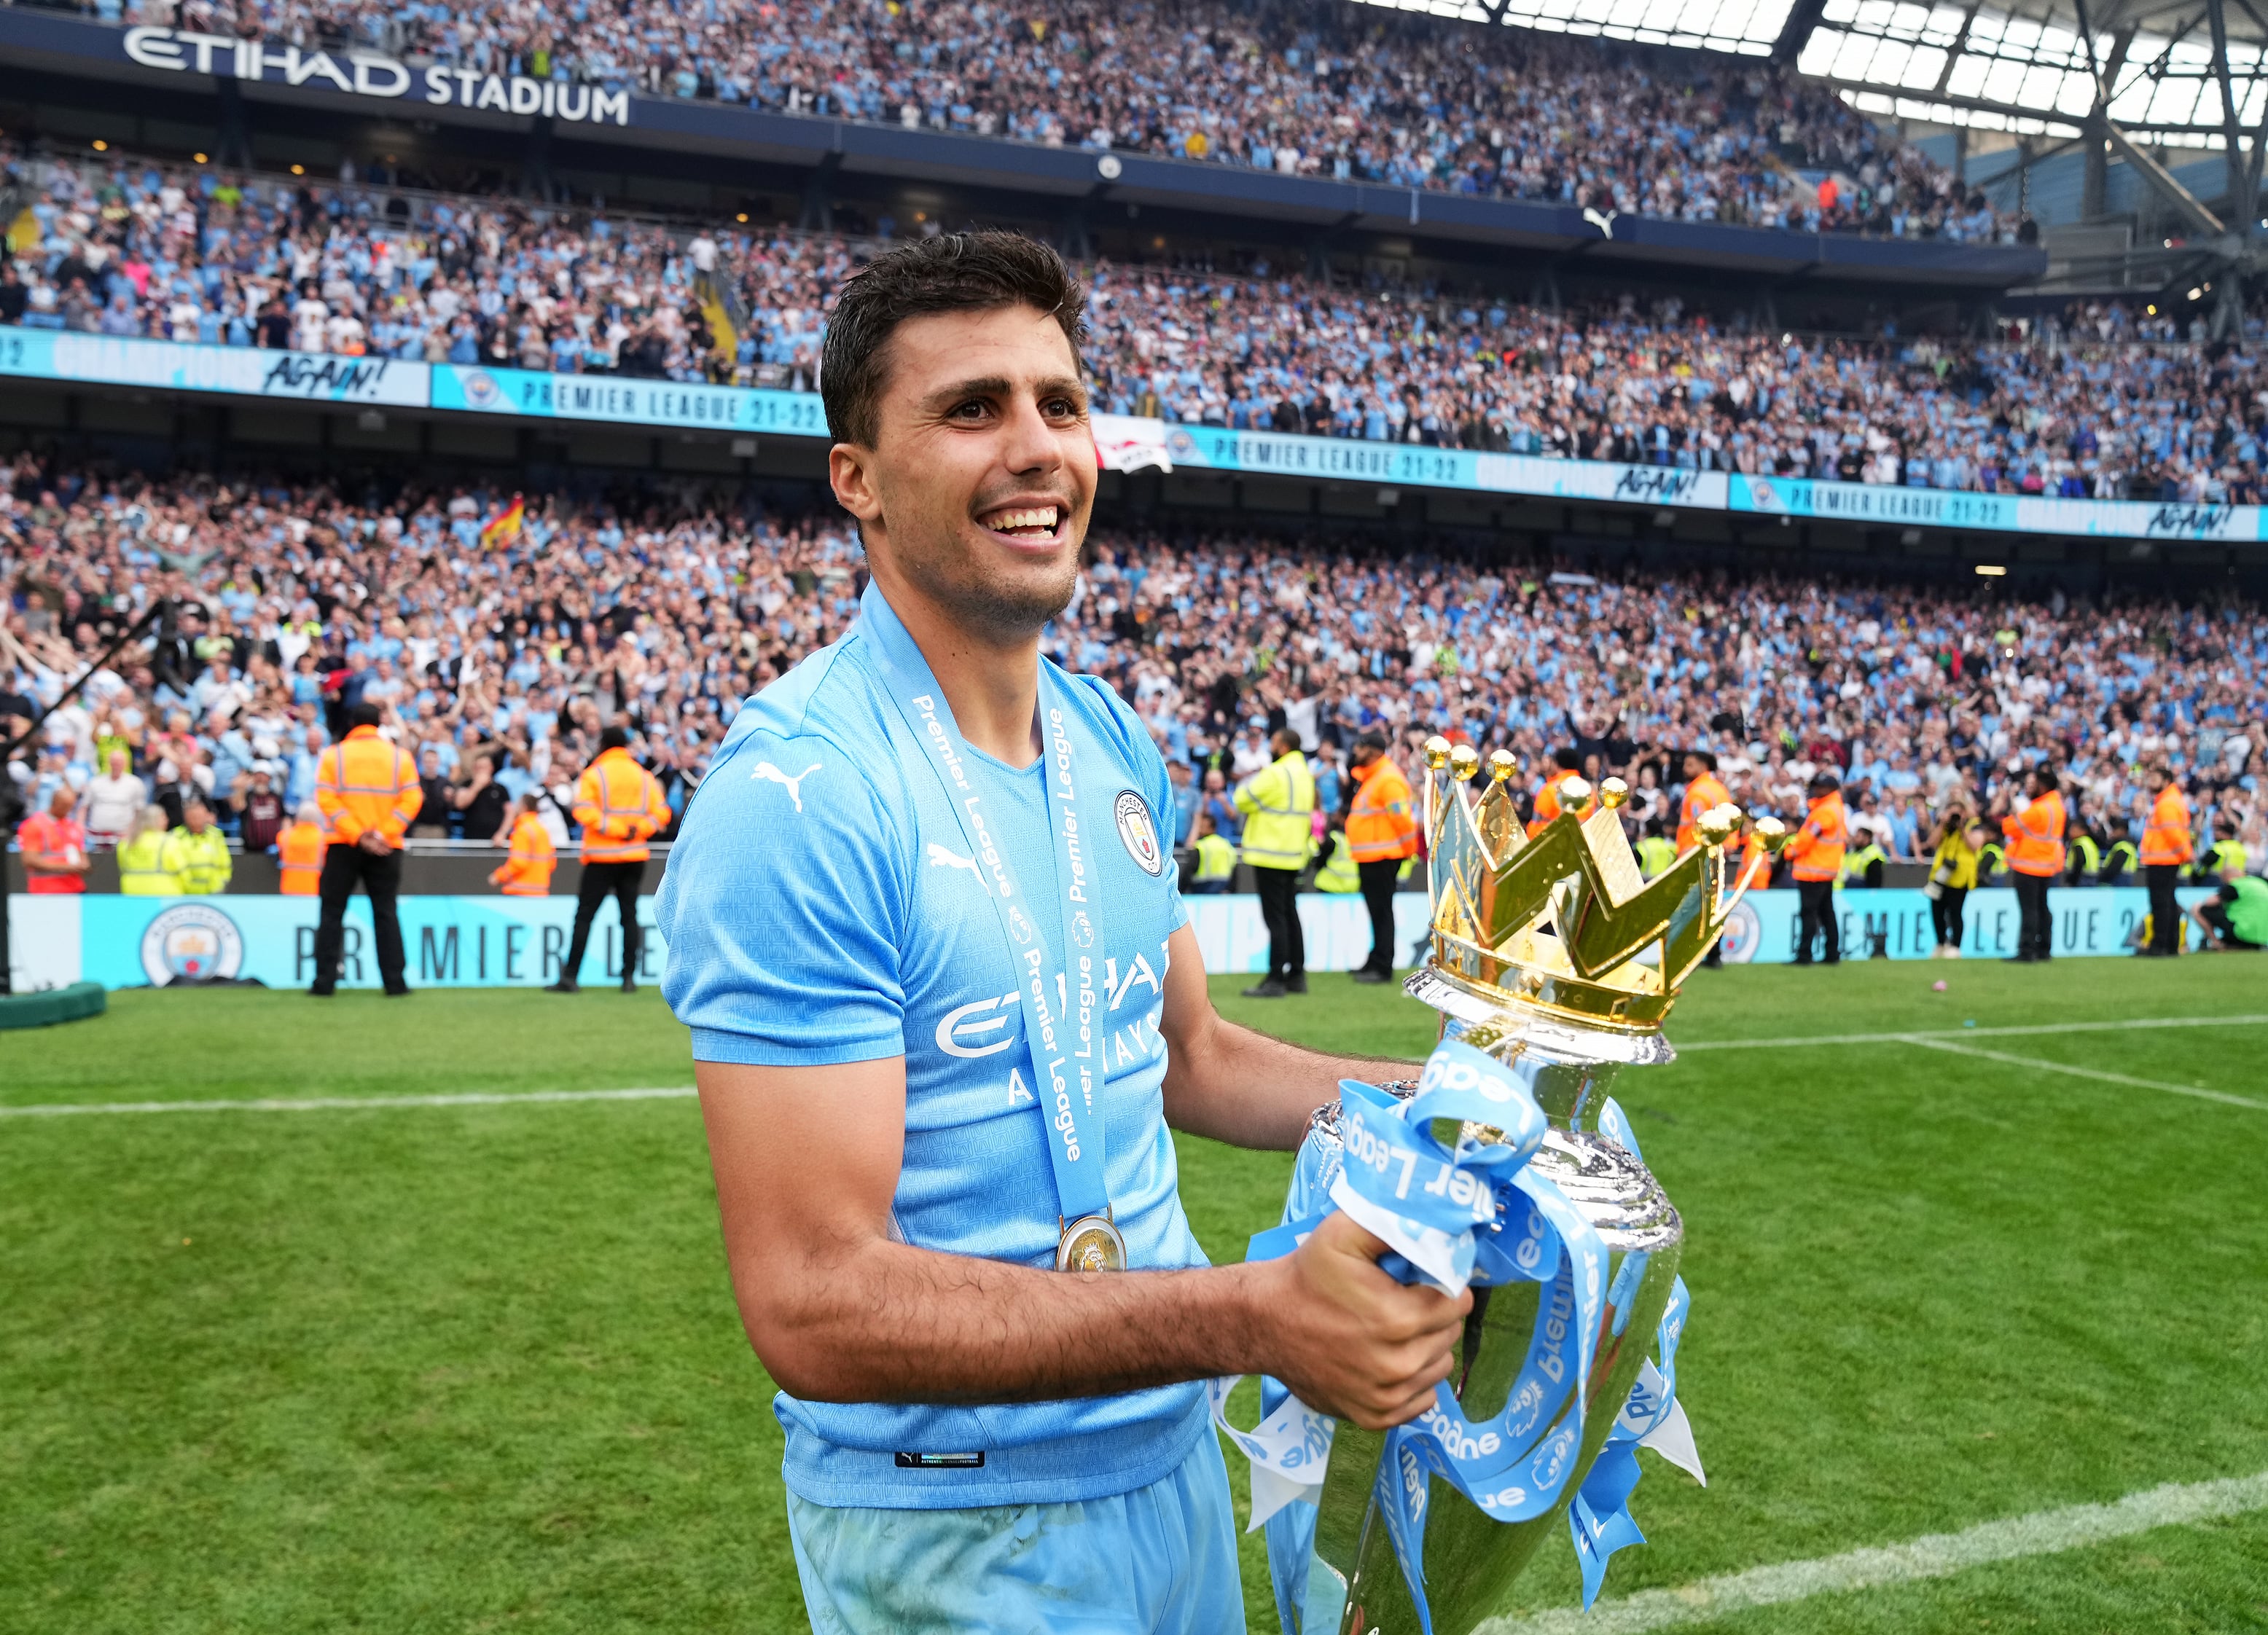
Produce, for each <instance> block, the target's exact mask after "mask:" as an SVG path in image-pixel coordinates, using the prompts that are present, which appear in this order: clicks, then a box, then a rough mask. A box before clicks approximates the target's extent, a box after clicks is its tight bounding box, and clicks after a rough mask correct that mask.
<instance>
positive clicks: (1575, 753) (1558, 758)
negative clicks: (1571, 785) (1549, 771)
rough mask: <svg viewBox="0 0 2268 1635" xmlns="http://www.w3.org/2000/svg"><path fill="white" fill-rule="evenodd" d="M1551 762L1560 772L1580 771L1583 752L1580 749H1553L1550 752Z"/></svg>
mask: <svg viewBox="0 0 2268 1635" xmlns="http://www.w3.org/2000/svg"><path fill="white" fill-rule="evenodd" d="M1551 764H1552V765H1553V766H1557V767H1558V768H1559V770H1560V771H1562V772H1580V771H1582V770H1583V753H1582V752H1581V751H1580V750H1554V751H1552V752H1551Z"/></svg>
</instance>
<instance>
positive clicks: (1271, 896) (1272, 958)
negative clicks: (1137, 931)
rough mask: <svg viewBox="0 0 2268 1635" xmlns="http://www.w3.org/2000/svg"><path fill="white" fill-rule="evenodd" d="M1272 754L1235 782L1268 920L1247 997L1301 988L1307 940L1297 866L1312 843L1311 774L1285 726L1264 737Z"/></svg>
mask: <svg viewBox="0 0 2268 1635" xmlns="http://www.w3.org/2000/svg"><path fill="white" fill-rule="evenodd" d="M1268 747H1269V748H1270V750H1271V751H1273V752H1275V756H1276V759H1275V760H1274V761H1273V762H1272V763H1271V764H1270V765H1269V766H1266V767H1265V768H1263V770H1261V771H1259V772H1256V773H1254V774H1252V776H1250V777H1249V778H1247V779H1246V780H1245V781H1243V782H1242V783H1241V784H1239V785H1237V786H1236V810H1239V811H1241V812H1242V813H1243V814H1244V861H1246V862H1248V863H1250V864H1251V865H1252V876H1253V880H1254V882H1255V883H1256V884H1257V885H1258V886H1259V888H1260V917H1261V918H1262V919H1263V920H1266V921H1267V922H1268V974H1267V975H1266V976H1264V977H1263V978H1262V979H1260V980H1259V981H1258V982H1256V983H1255V984H1254V985H1253V986H1250V987H1248V988H1247V989H1245V990H1244V992H1245V994H1246V996H1247V997H1248V998H1251V999H1277V998H1280V997H1281V996H1282V995H1284V994H1285V993H1306V992H1307V938H1306V937H1305V936H1304V935H1302V934H1301V931H1300V912H1299V903H1298V894H1299V890H1300V870H1301V869H1305V868H1306V867H1307V858H1308V856H1309V854H1312V853H1313V852H1314V847H1315V774H1314V773H1312V772H1309V771H1308V770H1307V756H1305V755H1304V754H1302V753H1301V752H1300V735H1299V734H1298V733H1296V732H1293V731H1292V730H1291V729H1290V728H1288V727H1287V728H1285V730H1283V731H1281V732H1278V734H1277V735H1276V736H1275V737H1272V738H1270V740H1269V741H1268Z"/></svg>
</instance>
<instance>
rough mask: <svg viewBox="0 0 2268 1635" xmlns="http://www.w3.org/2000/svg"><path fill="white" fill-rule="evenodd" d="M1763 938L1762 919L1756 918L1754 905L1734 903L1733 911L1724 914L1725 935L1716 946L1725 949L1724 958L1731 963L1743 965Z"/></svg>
mask: <svg viewBox="0 0 2268 1635" xmlns="http://www.w3.org/2000/svg"><path fill="white" fill-rule="evenodd" d="M1762 942H1764V921H1763V920H1759V919H1758V918H1756V905H1755V904H1753V903H1735V904H1734V905H1733V912H1732V913H1729V914H1727V915H1726V916H1725V935H1723V936H1721V937H1719V939H1718V942H1717V946H1718V947H1719V948H1721V949H1724V950H1725V958H1726V960H1727V962H1728V963H1729V964H1735V965H1745V964H1749V961H1751V960H1753V959H1755V958H1756V949H1757V947H1758V945H1759V944H1761V943H1762Z"/></svg>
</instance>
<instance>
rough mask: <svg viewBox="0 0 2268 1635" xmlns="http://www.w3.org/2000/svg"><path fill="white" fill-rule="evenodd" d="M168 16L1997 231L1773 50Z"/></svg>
mask: <svg viewBox="0 0 2268 1635" xmlns="http://www.w3.org/2000/svg"><path fill="white" fill-rule="evenodd" d="M98 9H99V8H98ZM115 10H116V9H115V7H114V6H113V8H112V14H113V15H115ZM138 10H139V8H137V11H138ZM163 10H164V11H165V13H166V15H165V18H164V19H163V20H165V21H167V22H171V21H173V19H174V8H173V6H172V5H171V4H166V6H164V7H163ZM179 18H180V22H181V24H182V26H185V27H188V28H190V29H195V30H199V31H203V32H206V33H219V34H224V35H258V34H267V35H269V36H276V35H283V36H286V37H289V38H291V39H292V40H295V41H299V40H305V41H306V43H309V44H311V45H312V44H314V43H317V42H320V43H321V44H323V45H326V46H328V47H332V48H341V47H344V48H357V47H358V48H363V49H365V50H379V51H384V52H386V53H388V54H390V55H395V56H410V55H415V56H416V58H417V59H418V60H420V61H428V60H430V61H431V62H438V63H441V64H444V65H447V66H449V67H453V68H455V67H461V68H464V69H467V70H475V71H478V72H481V73H510V74H517V75H522V76H526V77H530V78H533V79H536V80H545V79H552V80H558V81H561V82H571V81H575V82H587V83H590V84H597V85H601V86H605V87H607V88H609V89H615V90H620V89H624V88H631V89H636V90H638V91H642V92H646V93H648V94H652V95H659V96H670V97H682V98H689V99H693V98H698V99H718V100H722V101H725V102H733V103H742V104H747V105H749V106H757V107H762V108H767V109H773V110H777V111H782V112H786V113H791V114H813V115H819V116H824V117H828V118H835V119H853V120H866V121H880V122H887V123H889V124H893V125H902V126H907V127H914V128H936V129H950V130H958V131H965V132H969V133H972V134H976V135H980V136H996V137H999V138H1002V139H1007V140H1020V141H1026V142H1036V143H1049V144H1051V145H1058V146H1061V145H1069V146H1079V147H1089V148H1094V149H1098V150H1101V149H1111V148H1116V149H1123V150H1130V151H1139V152H1150V153H1159V154H1166V155H1170V156H1173V157H1175V158H1188V159H1195V160H1203V161H1206V162H1211V163H1219V164H1227V165H1250V166H1255V167H1257V168H1260V169H1263V170H1275V171H1280V172H1287V173H1292V174H1307V175H1324V176H1337V177H1341V178H1351V179H1353V180H1373V181H1381V182H1388V183H1394V184H1397V185H1400V186H1404V187H1425V188H1432V189H1439V190H1443V191H1447V192H1454V193H1464V194H1485V195H1494V196H1502V197H1513V198H1529V199H1546V200H1551V201H1556V202H1571V203H1578V204H1580V205H1582V206H1583V207H1585V208H1587V209H1595V210H1597V211H1600V212H1602V213H1606V212H1615V213H1621V214H1634V215H1646V216H1674V217H1683V218H1685V219H1689V220H1696V221H1719V220H1722V221H1730V222H1744V223H1750V224H1757V225H1762V226H1768V227H1787V228H1794V229H1800V230H1802V231H1859V232H1870V233H1877V234H1885V235H1892V236H1898V237H1906V236H1912V237H1927V238H1948V239H1954V240H1959V241H1967V242H1993V241H2003V240H2007V239H2008V238H2013V236H2014V232H2015V231H2016V224H2015V223H2014V222H2011V221H2007V220H2003V219H2002V218H2001V217H2000V216H1998V215H1997V214H1996V213H1995V212H1994V211H1993V210H1992V209H1991V208H1990V207H1989V206H1988V205H1987V204H1986V203H1985V200H1984V199H1983V197H1982V195H1981V194H1968V193H1965V192H1964V190H1963V189H1962V187H1960V186H1959V185H1958V183H1957V181H1956V180H1955V179H1954V178H1953V177H1952V176H1951V175H1949V174H1948V172H1945V171H1944V170H1943V169H1942V168H1941V167H1940V166H1937V165H1933V164H1931V163H1930V162H1929V161H1927V160H1926V158H1923V157H1922V156H1921V155H1920V154H1919V153H1918V151H1916V150H1912V149H1910V148H1902V147H1899V146H1897V145H1896V143H1888V142H1885V141H1884V140H1883V139H1882V138H1881V137H1880V136H1878V135H1877V134H1876V133H1875V132H1874V129H1873V128H1872V127H1871V126H1870V125H1869V124H1868V123H1867V121H1865V120H1863V119H1862V118H1860V117H1859V115H1858V114H1854V113H1853V112H1852V110H1851V109H1849V108H1848V107H1847V106H1845V105H1844V104H1843V103H1842V102H1841V101H1840V100H1839V99H1837V97H1836V96H1835V95H1834V93H1833V92H1832V91H1831V90H1830V89H1829V88H1828V87H1827V86H1826V85H1824V84H1818V83H1815V82H1807V81H1805V80H1802V79H1800V78H1799V77H1796V76H1794V75H1793V74H1792V73H1788V72H1786V71H1785V70H1782V69H1780V68H1779V67H1778V66H1776V65H1774V64H1772V63H1770V62H1764V61H1760V60H1741V61H1728V60H1727V59H1723V58H1709V57H1705V56H1703V55H1700V54H1699V53H1696V52H1688V51H1675V50H1655V49H1649V48H1639V47H1623V46H1616V45H1613V44H1611V43H1609V42H1607V41H1603V40H1573V39H1566V38H1555V37H1552V36H1550V35H1545V34H1537V33H1532V32H1529V31H1527V30H1516V29H1506V28H1486V27H1477V26H1473V25H1470V24H1465V23H1457V22H1444V21H1441V20H1438V19H1435V18H1410V17H1399V16H1395V15H1392V14H1390V13H1381V12H1378V11H1370V10H1368V9H1366V8H1359V7H1348V6H1332V7H1319V6H1304V5H1296V4H1281V3H1277V4H1264V5H1260V6H1229V5H1226V4H1219V3H1217V0H1139V3H1138V4H1121V5H1104V4H1095V3H1094V0H1042V3H1041V4H1032V5H1027V6H1022V7H1019V8H1017V9H1015V10H1014V11H1013V12H1012V11H1007V10H1004V9H1003V8H1000V7H998V6H997V5H990V4H983V0H977V3H976V4H963V3H954V0H947V3H945V4H899V0H827V3H825V4H819V5H816V6H813V5H795V6H791V5H783V4H775V0H705V3H704V4H702V5H700V6H698V7H689V6H682V5H674V4H662V3H661V0H622V3H621V4H600V5H593V4H590V3H589V0H573V4H570V5H568V6H566V7H564V8H562V9H561V10H559V11H541V12H539V11H530V10H529V9H528V8H527V7H524V6H517V5H510V4H501V3H500V0H477V3H476V4H466V5H452V6H440V5H430V4H420V3H419V0H402V3H396V4H380V5H370V4H348V3H347V0H316V4H312V5H295V6H291V7H289V8H286V7H283V6H278V5H274V4H262V3H260V0H217V3H216V0H189V3H188V4H185V5H182V6H181V7H180V8H179ZM120 20H131V19H125V18H121V19H120ZM1823 184H1831V185H1827V186H1825V187H1823Z"/></svg>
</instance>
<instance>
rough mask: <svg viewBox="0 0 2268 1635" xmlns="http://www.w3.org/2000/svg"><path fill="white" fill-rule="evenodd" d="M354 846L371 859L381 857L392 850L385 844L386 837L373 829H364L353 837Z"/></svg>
mask: <svg viewBox="0 0 2268 1635" xmlns="http://www.w3.org/2000/svg"><path fill="white" fill-rule="evenodd" d="M355 844H356V845H357V846H359V847H362V849H363V850H364V851H365V852H368V853H369V854H371V855H372V857H383V856H385V855H386V854H387V853H388V852H391V851H392V850H393V849H394V848H393V847H391V846H388V845H387V843H386V837H385V836H384V835H382V834H380V833H379V832H378V831H377V830H375V829H365V830H364V831H363V832H361V833H360V834H358V835H357V836H355Z"/></svg>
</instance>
